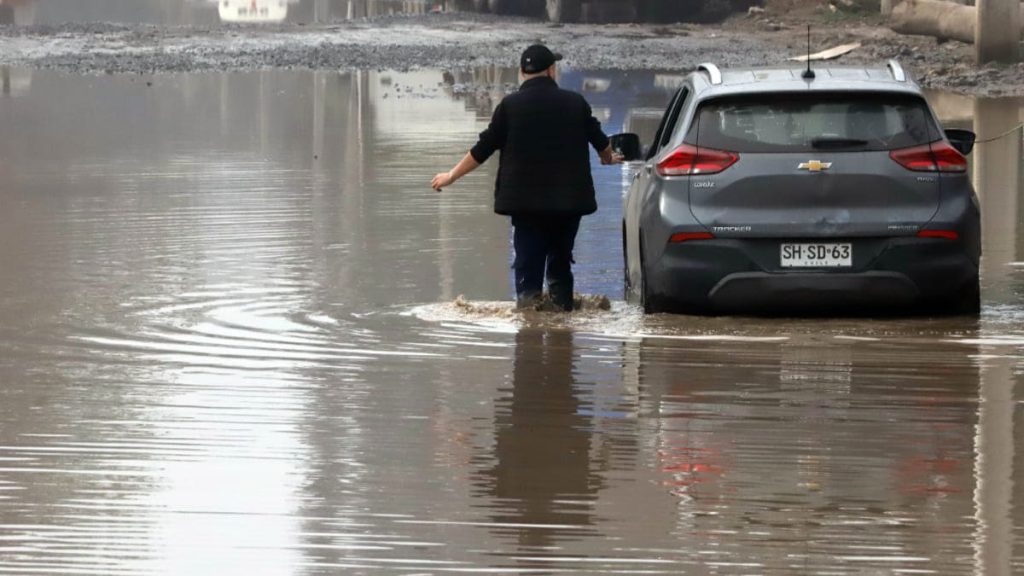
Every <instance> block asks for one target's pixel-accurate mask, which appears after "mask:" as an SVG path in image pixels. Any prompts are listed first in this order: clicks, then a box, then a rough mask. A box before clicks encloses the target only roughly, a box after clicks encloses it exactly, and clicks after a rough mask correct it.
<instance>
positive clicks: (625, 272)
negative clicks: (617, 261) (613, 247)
mask: <svg viewBox="0 0 1024 576" xmlns="http://www.w3.org/2000/svg"><path fill="white" fill-rule="evenodd" d="M631 288H632V283H631V282H630V281H629V246H628V245H627V244H626V221H625V220H623V221H622V290H623V294H622V296H623V298H625V299H627V300H629V292H630V289H631Z"/></svg>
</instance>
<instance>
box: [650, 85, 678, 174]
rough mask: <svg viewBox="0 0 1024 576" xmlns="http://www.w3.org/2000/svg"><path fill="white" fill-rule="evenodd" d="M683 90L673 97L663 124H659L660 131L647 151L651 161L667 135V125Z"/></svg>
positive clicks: (662, 120) (663, 115)
mask: <svg viewBox="0 0 1024 576" xmlns="http://www.w3.org/2000/svg"><path fill="white" fill-rule="evenodd" d="M682 93H683V89H682V88H680V89H679V90H677V91H676V93H675V94H673V95H672V99H671V100H669V101H668V106H667V107H666V108H665V113H664V114H662V115H661V122H659V123H658V130H657V132H655V133H654V140H653V141H652V142H651V146H650V147H649V148H648V149H647V159H648V160H650V159H651V158H653V157H654V155H655V154H656V153H657V152H658V148H659V143H660V142H661V135H662V134H664V133H665V125H666V124H668V118H669V116H671V115H672V109H673V108H675V106H676V102H677V101H678V100H679V96H680V95H682Z"/></svg>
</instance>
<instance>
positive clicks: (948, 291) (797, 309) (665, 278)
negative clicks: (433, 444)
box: [648, 237, 978, 314]
mask: <svg viewBox="0 0 1024 576" xmlns="http://www.w3.org/2000/svg"><path fill="white" fill-rule="evenodd" d="M779 242H780V241H779V240H754V241H749V240H743V239H716V240H707V241H696V242H684V243H681V244H678V245H669V246H668V247H667V248H666V250H665V251H664V253H663V254H662V257H661V258H660V259H659V260H658V261H657V263H656V265H655V266H652V267H651V270H650V272H651V273H650V276H649V278H648V291H649V299H650V300H651V302H652V303H653V304H655V308H657V309H662V310H666V311H680V312H690V313H703V314H728V313H744V314H778V313H808V314H835V313H839V314H847V313H862V312H888V313H893V312H895V313H901V314H903V313H915V312H917V311H933V310H940V311H941V309H942V308H943V307H944V306H948V304H949V303H950V302H955V301H956V300H957V299H958V298H959V297H960V296H961V295H962V294H963V293H965V291H967V290H970V289H971V288H972V286H973V287H976V286H977V282H978V264H977V261H976V260H975V259H974V258H972V257H971V254H972V253H974V252H973V251H972V250H970V249H969V247H968V246H966V245H965V244H964V243H963V242H957V241H949V240H944V239H934V238H914V237H908V238H890V239H875V240H868V241H865V242H866V243H867V244H868V245H869V246H873V247H874V248H873V249H872V250H871V251H870V252H867V253H866V252H865V250H863V249H862V250H861V251H860V254H862V255H863V254H865V253H866V254H867V255H866V257H863V258H861V259H860V261H857V259H856V258H855V262H854V266H853V267H851V268H843V269H794V270H782V269H778V267H777V256H774V257H773V255H774V254H776V252H774V251H775V250H777V246H778V244H779ZM858 242H860V241H858Z"/></svg>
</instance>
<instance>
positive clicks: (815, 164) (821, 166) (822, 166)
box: [797, 160, 832, 172]
mask: <svg viewBox="0 0 1024 576" xmlns="http://www.w3.org/2000/svg"><path fill="white" fill-rule="evenodd" d="M831 167H832V163H831V162H821V161H818V160H811V161H810V162H804V163H802V164H800V165H799V166H797V169H799V170H810V171H811V172H821V171H822V170H828V169H829V168H831Z"/></svg>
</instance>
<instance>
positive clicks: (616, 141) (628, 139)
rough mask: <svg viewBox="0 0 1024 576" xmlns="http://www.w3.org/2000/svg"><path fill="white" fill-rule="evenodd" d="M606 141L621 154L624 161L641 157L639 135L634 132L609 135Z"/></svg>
mask: <svg viewBox="0 0 1024 576" xmlns="http://www.w3.org/2000/svg"><path fill="white" fill-rule="evenodd" d="M608 141H609V142H610V143H611V145H612V150H614V151H615V153H616V154H622V157H623V159H624V160H625V161H626V162H633V161H635V160H642V159H643V156H644V154H643V147H642V146H640V137H639V136H637V135H636V134H629V133H626V134H615V135H614V136H609V137H608Z"/></svg>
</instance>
